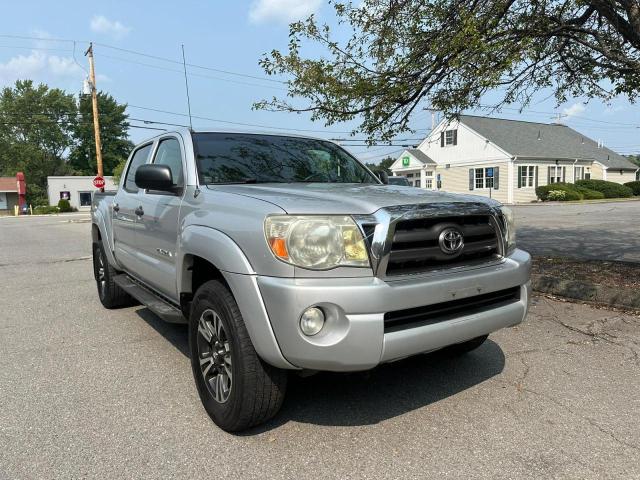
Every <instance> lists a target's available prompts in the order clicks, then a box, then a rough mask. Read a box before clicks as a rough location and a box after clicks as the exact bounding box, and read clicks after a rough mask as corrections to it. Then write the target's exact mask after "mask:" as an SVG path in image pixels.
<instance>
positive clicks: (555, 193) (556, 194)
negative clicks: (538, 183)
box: [547, 190, 567, 201]
mask: <svg viewBox="0 0 640 480" xmlns="http://www.w3.org/2000/svg"><path fill="white" fill-rule="evenodd" d="M566 199H567V192H565V191H564V190H549V193H547V200H551V201H553V200H556V201H564V200H566Z"/></svg>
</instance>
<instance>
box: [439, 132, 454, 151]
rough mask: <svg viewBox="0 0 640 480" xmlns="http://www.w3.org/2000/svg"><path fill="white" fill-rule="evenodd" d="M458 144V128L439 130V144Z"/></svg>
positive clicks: (442, 145) (448, 145) (444, 145)
mask: <svg viewBox="0 0 640 480" xmlns="http://www.w3.org/2000/svg"><path fill="white" fill-rule="evenodd" d="M457 144H458V130H456V129H453V130H445V131H444V132H440V146H441V147H451V146H453V145H457Z"/></svg>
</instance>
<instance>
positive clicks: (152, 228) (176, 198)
mask: <svg viewBox="0 0 640 480" xmlns="http://www.w3.org/2000/svg"><path fill="white" fill-rule="evenodd" d="M183 158H184V155H183V148H182V144H181V140H180V139H179V138H178V137H174V136H169V137H165V138H161V139H160V140H159V143H158V147H157V149H156V152H155V155H154V157H153V160H152V163H157V164H161V165H167V166H168V167H169V168H170V169H171V175H172V177H173V183H174V187H175V192H174V193H171V192H156V191H149V190H147V191H144V192H142V193H141V195H140V198H139V201H140V205H139V206H140V209H141V213H143V214H142V215H141V216H140V217H139V218H140V228H139V229H138V231H137V237H136V245H137V252H138V255H139V258H140V266H139V269H138V274H139V277H140V280H142V281H143V282H145V283H146V284H148V285H149V286H150V287H153V288H154V289H156V290H158V291H159V292H160V293H162V294H164V295H166V296H167V297H169V298H171V299H173V300H176V301H177V300H178V293H179V292H178V291H177V290H178V289H177V284H176V279H177V275H176V253H177V252H176V250H177V245H178V224H179V221H180V205H181V203H182V195H183V191H184V187H185V182H184V178H185V172H184V162H183Z"/></svg>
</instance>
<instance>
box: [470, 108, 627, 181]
mask: <svg viewBox="0 0 640 480" xmlns="http://www.w3.org/2000/svg"><path fill="white" fill-rule="evenodd" d="M460 121H461V122H462V123H464V124H465V125H467V126H468V127H470V128H471V129H473V130H475V131H476V132H478V133H479V134H480V135H482V136H483V137H485V138H486V139H488V140H489V141H490V142H492V143H494V144H495V145H497V146H498V147H500V148H502V149H503V150H505V151H506V152H507V153H509V154H511V155H516V156H518V157H542V158H552V159H560V158H578V159H584V160H597V161H598V162H600V163H602V164H603V165H605V166H607V167H610V168H612V169H633V170H636V169H637V168H638V166H637V165H634V164H633V163H631V162H630V161H629V160H627V159H626V158H624V157H623V156H622V155H620V154H618V153H616V152H614V151H613V150H611V149H609V148H606V147H602V148H598V143H597V142H595V141H593V140H591V139H590V138H588V137H586V136H585V135H582V134H581V133H580V132H577V131H575V130H573V129H572V128H569V127H567V126H566V125H559V124H553V123H552V124H547V123H536V122H523V121H521V120H506V119H502V118H487V117H476V116H474V115H460Z"/></svg>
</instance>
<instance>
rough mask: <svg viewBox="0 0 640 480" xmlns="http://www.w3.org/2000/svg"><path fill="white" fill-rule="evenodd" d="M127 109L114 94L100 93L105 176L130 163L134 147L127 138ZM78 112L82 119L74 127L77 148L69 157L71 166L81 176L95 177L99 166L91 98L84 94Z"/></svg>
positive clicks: (74, 148)
mask: <svg viewBox="0 0 640 480" xmlns="http://www.w3.org/2000/svg"><path fill="white" fill-rule="evenodd" d="M126 108H127V106H126V105H120V104H118V102H116V101H115V99H114V98H113V97H112V96H111V95H108V94H106V93H103V92H99V93H98V109H99V112H100V140H101V142H102V165H103V169H104V175H112V174H113V171H114V168H116V167H117V166H118V164H120V163H121V162H122V161H123V160H126V158H127V156H128V155H129V152H131V150H132V148H133V144H132V143H131V142H130V141H129V139H128V135H127V129H128V128H129V123H128V121H127V114H126V113H125V110H126ZM77 110H78V118H77V120H76V122H75V123H74V125H73V131H72V134H73V146H72V148H71V152H70V154H69V165H71V167H72V168H73V169H74V170H75V171H77V172H79V174H81V175H95V174H96V172H97V171H98V166H97V163H96V148H95V133H94V129H93V109H92V106H91V97H90V96H88V95H80V100H79V102H78V105H77Z"/></svg>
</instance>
